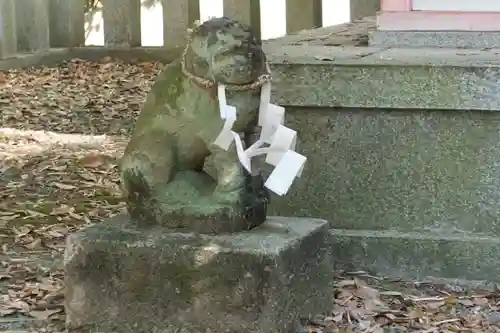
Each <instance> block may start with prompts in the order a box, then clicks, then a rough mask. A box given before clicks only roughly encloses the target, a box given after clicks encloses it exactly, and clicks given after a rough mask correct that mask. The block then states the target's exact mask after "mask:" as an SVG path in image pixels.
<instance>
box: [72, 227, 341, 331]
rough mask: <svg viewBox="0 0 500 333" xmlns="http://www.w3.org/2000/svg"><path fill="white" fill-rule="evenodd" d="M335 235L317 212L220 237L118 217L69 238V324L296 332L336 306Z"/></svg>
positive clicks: (130, 328) (119, 328)
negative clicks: (333, 282) (148, 226)
mask: <svg viewBox="0 0 500 333" xmlns="http://www.w3.org/2000/svg"><path fill="white" fill-rule="evenodd" d="M328 235H329V233H328V225H327V222H326V221H324V220H318V219H309V218H283V217H269V218H268V220H267V221H266V222H265V223H264V224H262V225H261V226H259V227H257V228H255V229H252V230H250V231H245V232H241V233H233V234H224V235H216V236H213V235H196V234H190V233H175V232H167V231H166V230H165V229H137V228H134V227H133V226H132V225H131V224H130V223H129V222H128V217H115V218H113V219H111V220H109V221H107V222H105V223H102V224H99V225H95V226H92V227H89V228H87V229H85V230H83V231H80V232H78V233H75V234H73V235H70V236H69V237H68V239H67V248H66V255H65V269H66V288H67V289H66V311H67V324H68V328H69V329H70V331H71V330H72V329H75V328H78V332H96V331H98V332H127V333H128V332H134V333H139V332H190V333H194V332H232V333H236V332H245V333H248V332H266V333H269V332H273V333H278V332H290V331H292V330H294V329H295V328H296V327H297V325H298V321H299V318H300V317H302V316H309V315H312V314H319V313H324V312H328V311H330V309H331V307H332V297H331V292H332V290H331V280H332V279H331V277H332V276H331V275H332V267H333V266H332V261H331V254H330V252H331V250H330V248H331V247H330V245H329V241H328V239H329V237H328Z"/></svg>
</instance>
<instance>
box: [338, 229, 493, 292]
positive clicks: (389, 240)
mask: <svg viewBox="0 0 500 333" xmlns="http://www.w3.org/2000/svg"><path fill="white" fill-rule="evenodd" d="M331 233H332V245H333V247H332V252H333V253H338V252H339V251H341V252H342V254H343V255H342V256H339V257H337V258H336V260H335V266H334V267H335V268H336V269H347V270H350V271H353V270H364V271H367V272H370V273H371V274H375V275H377V274H380V275H383V276H391V277H398V278H404V279H418V280H420V281H423V280H425V279H427V278H429V277H431V276H432V277H440V278H449V279H459V280H464V281H472V280H480V281H492V282H497V283H498V282H500V259H499V258H500V237H488V236H484V235H480V234H474V233H463V232H462V233H461V232H453V231H451V232H450V231H440V232H438V231H424V232H422V231H418V232H399V231H391V230H346V229H332V231H331Z"/></svg>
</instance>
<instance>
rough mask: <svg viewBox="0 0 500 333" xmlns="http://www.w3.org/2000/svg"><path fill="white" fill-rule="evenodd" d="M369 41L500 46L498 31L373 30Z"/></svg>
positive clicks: (404, 44)
mask: <svg viewBox="0 0 500 333" xmlns="http://www.w3.org/2000/svg"><path fill="white" fill-rule="evenodd" d="M369 42H370V45H372V46H379V47H398V48H412V47H427V48H428V47H438V48H461V49H463V48H468V49H476V50H477V49H487V48H494V49H498V48H500V32H498V31H372V32H370V36H369Z"/></svg>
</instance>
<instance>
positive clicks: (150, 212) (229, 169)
mask: <svg viewBox="0 0 500 333" xmlns="http://www.w3.org/2000/svg"><path fill="white" fill-rule="evenodd" d="M269 79H270V73H269V69H268V66H267V61H266V57H265V54H264V53H263V51H262V45H261V41H260V40H259V39H258V38H256V36H255V35H254V34H253V33H252V30H251V29H250V27H248V26H246V25H244V24H241V23H238V22H236V21H233V20H231V19H228V18H224V17H223V18H216V19H211V20H209V21H206V22H204V23H203V24H198V25H195V27H194V28H193V29H192V30H191V31H190V33H189V39H188V43H187V47H186V48H185V50H184V52H183V54H182V57H181V58H180V59H179V60H177V61H174V62H172V63H170V64H169V65H168V66H167V67H166V68H165V69H164V71H163V72H162V73H161V74H160V76H159V77H158V79H157V81H156V82H155V83H154V85H153V87H152V88H151V91H150V92H149V94H148V96H147V98H146V101H145V104H144V105H143V108H142V111H141V114H140V115H139V117H138V119H137V123H136V126H135V129H134V132H133V134H132V138H131V140H130V142H129V144H128V146H127V148H126V150H125V153H124V155H123V157H122V160H121V162H120V169H121V185H122V189H123V192H124V194H125V196H126V200H127V203H128V211H129V214H130V217H131V219H132V221H135V222H136V223H137V224H139V225H140V226H163V227H166V228H169V229H181V230H186V231H194V232H200V233H221V232H233V231H241V230H245V229H250V228H252V227H254V226H256V225H259V224H261V223H262V222H263V221H264V220H265V218H266V204H267V201H268V198H269V196H268V192H267V190H266V189H265V188H264V187H263V181H262V179H261V177H260V176H259V174H250V173H248V172H247V171H246V170H245V169H244V168H243V167H242V165H241V163H240V161H239V160H238V156H237V152H236V148H235V145H232V146H231V147H230V148H229V149H228V150H225V149H222V148H221V147H219V146H217V145H216V144H214V142H215V141H216V139H217V137H218V135H219V134H220V133H221V130H222V128H223V126H224V119H223V117H221V108H220V104H219V100H218V95H217V89H218V86H219V85H221V84H222V85H224V87H225V88H226V91H227V96H226V97H227V104H228V105H232V106H234V107H235V108H236V110H237V117H236V121H235V122H234V124H233V126H232V130H233V131H234V132H238V133H241V135H242V136H243V138H244V139H243V141H244V142H245V141H246V142H247V144H250V143H248V138H249V137H250V134H251V133H252V131H253V130H254V128H255V126H256V125H257V118H258V112H259V102H260V90H261V87H262V85H263V84H264V83H265V82H267V81H269ZM208 157H210V160H211V162H212V163H213V169H214V170H215V173H214V174H212V175H210V174H209V173H207V172H205V171H204V164H205V160H206V159H207V158H208Z"/></svg>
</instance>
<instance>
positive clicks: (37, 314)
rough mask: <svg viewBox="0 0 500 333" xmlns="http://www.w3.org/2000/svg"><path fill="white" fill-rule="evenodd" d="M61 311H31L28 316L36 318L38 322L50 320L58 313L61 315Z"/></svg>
mask: <svg viewBox="0 0 500 333" xmlns="http://www.w3.org/2000/svg"><path fill="white" fill-rule="evenodd" d="M61 311H62V309H52V310H43V311H30V312H28V314H29V315H30V316H31V317H33V318H36V319H38V320H47V319H49V318H50V316H52V315H54V314H56V313H59V312H61Z"/></svg>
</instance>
